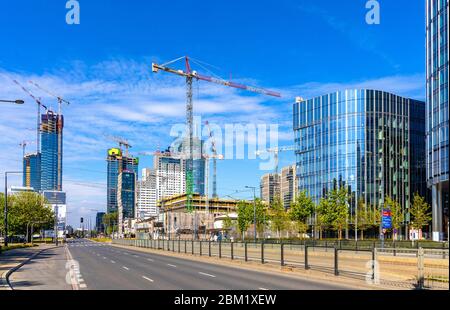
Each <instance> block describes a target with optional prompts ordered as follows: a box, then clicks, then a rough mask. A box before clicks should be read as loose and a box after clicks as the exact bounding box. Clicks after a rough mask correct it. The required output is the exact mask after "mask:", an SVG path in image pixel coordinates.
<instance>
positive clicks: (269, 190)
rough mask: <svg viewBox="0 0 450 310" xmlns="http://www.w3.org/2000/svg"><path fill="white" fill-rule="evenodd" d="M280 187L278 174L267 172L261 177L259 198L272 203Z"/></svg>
mask: <svg viewBox="0 0 450 310" xmlns="http://www.w3.org/2000/svg"><path fill="white" fill-rule="evenodd" d="M279 189H280V174H277V173H267V174H265V175H263V176H262V177H261V184H260V190H261V200H263V201H266V202H268V203H272V202H273V200H274V198H275V196H276V195H277V193H278V194H279V193H280V192H279Z"/></svg>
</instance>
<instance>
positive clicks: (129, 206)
mask: <svg viewBox="0 0 450 310" xmlns="http://www.w3.org/2000/svg"><path fill="white" fill-rule="evenodd" d="M135 203H136V174H135V173H134V171H131V170H123V171H122V172H121V173H119V177H118V178H117V210H118V213H119V233H121V232H122V230H121V228H122V225H123V222H124V220H126V219H133V218H134V213H135Z"/></svg>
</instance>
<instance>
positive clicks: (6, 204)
mask: <svg viewBox="0 0 450 310" xmlns="http://www.w3.org/2000/svg"><path fill="white" fill-rule="evenodd" d="M22 173H23V172H21V171H7V172H5V209H4V216H5V218H4V221H5V246H8V174H22Z"/></svg>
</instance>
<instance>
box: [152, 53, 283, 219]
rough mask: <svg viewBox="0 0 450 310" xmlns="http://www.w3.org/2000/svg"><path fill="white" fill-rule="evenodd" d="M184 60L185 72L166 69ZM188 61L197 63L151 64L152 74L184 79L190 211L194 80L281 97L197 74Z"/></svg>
mask: <svg viewBox="0 0 450 310" xmlns="http://www.w3.org/2000/svg"><path fill="white" fill-rule="evenodd" d="M180 60H184V65H185V70H184V71H183V70H176V69H172V68H170V67H168V65H170V64H173V63H174V62H177V61H180ZM190 60H192V61H193V62H195V63H197V61H195V60H193V59H192V58H189V57H188V56H183V57H180V58H177V59H175V60H172V61H170V62H167V63H165V64H162V65H159V64H156V63H152V72H153V73H158V71H160V70H161V71H165V72H168V73H172V74H175V75H178V76H180V77H184V78H185V79H186V125H187V131H188V134H187V137H188V142H189V145H188V146H189V147H188V150H189V151H188V152H189V154H188V155H189V160H188V165H187V169H186V170H187V171H186V196H187V197H186V198H187V209H188V210H189V211H190V212H191V211H192V195H193V160H194V145H193V132H194V113H193V112H194V105H193V98H192V97H193V96H192V94H193V92H192V83H193V81H194V80H197V81H198V80H200V81H205V82H210V83H215V84H219V85H223V86H228V87H233V88H238V89H242V90H247V91H250V92H254V93H259V94H264V95H267V96H273V97H281V94H280V93H277V92H274V91H270V90H265V89H262V88H257V87H252V86H247V85H242V84H238V83H234V82H231V81H225V80H222V79H220V78H215V77H211V76H206V75H202V74H199V73H198V72H197V71H195V70H192V69H191V64H190V62H189V61H190Z"/></svg>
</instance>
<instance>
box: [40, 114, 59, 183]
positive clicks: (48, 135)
mask: <svg viewBox="0 0 450 310" xmlns="http://www.w3.org/2000/svg"><path fill="white" fill-rule="evenodd" d="M63 127H64V118H63V116H62V115H57V114H54V113H52V112H48V113H47V114H43V115H42V117H41V155H40V158H41V175H40V177H41V188H40V190H42V191H44V190H57V191H61V190H62V157H63V156H62V154H63V142H62V141H63V139H62V135H63Z"/></svg>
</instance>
